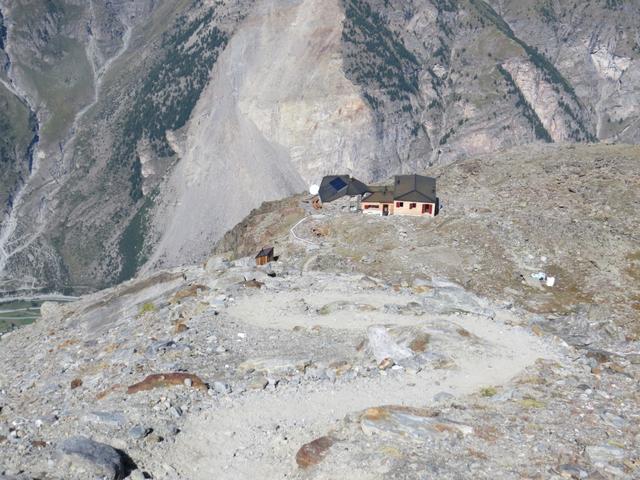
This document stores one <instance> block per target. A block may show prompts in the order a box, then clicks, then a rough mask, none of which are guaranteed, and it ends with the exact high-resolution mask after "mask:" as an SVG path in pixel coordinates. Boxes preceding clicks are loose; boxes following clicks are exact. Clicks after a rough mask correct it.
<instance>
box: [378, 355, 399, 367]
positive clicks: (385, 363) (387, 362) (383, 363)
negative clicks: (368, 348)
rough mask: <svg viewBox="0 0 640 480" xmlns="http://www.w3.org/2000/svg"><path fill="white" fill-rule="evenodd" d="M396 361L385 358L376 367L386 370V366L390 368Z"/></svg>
mask: <svg viewBox="0 0 640 480" xmlns="http://www.w3.org/2000/svg"><path fill="white" fill-rule="evenodd" d="M395 364H396V363H395V362H394V361H393V359H392V358H388V357H387V358H385V359H384V360H382V361H381V362H380V363H379V364H378V368H379V369H380V370H386V369H388V368H391V367H393V366H394V365H395Z"/></svg>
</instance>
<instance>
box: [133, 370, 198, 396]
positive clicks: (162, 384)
mask: <svg viewBox="0 0 640 480" xmlns="http://www.w3.org/2000/svg"><path fill="white" fill-rule="evenodd" d="M185 380H191V386H192V387H193V388H198V389H200V390H207V389H208V387H207V384H206V383H204V382H203V381H202V380H201V379H200V377H198V376H197V375H193V374H191V373H182V372H175V373H155V374H153V375H149V376H148V377H147V378H145V379H144V380H143V381H141V382H139V383H136V384H134V385H131V386H130V387H129V388H127V393H129V394H131V393H138V392H143V391H145V390H153V389H154V388H167V387H175V386H178V385H184V384H185V383H184V381H185Z"/></svg>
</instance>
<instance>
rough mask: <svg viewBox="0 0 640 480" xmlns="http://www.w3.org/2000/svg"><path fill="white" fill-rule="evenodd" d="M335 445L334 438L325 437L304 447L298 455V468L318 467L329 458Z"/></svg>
mask: <svg viewBox="0 0 640 480" xmlns="http://www.w3.org/2000/svg"><path fill="white" fill-rule="evenodd" d="M334 443H335V439H334V438H332V437H327V436H325V437H320V438H316V439H315V440H314V441H313V442H309V443H307V444H305V445H303V446H302V448H300V450H298V453H296V463H297V464H298V467H300V468H302V469H305V468H309V467H312V466H314V465H318V464H319V463H320V462H322V460H324V458H325V457H326V456H327V454H328V453H329V449H330V448H331V446H332V445H333V444H334Z"/></svg>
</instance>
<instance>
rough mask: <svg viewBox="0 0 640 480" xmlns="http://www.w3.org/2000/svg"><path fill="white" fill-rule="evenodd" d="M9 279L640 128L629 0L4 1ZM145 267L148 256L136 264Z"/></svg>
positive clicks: (63, 282)
mask: <svg viewBox="0 0 640 480" xmlns="http://www.w3.org/2000/svg"><path fill="white" fill-rule="evenodd" d="M0 12H1V15H2V16H1V17H0V61H1V62H2V64H3V65H4V67H3V69H2V71H1V72H0V80H1V85H0V102H3V103H2V105H6V108H3V109H2V111H1V112H0V122H2V123H0V125H10V126H11V127H10V128H9V127H6V128H2V129H1V130H0V137H1V138H0V148H1V149H2V150H1V152H2V162H3V165H4V164H6V165H8V168H6V169H3V172H2V174H1V175H0V187H1V189H0V193H1V194H2V198H1V199H0V200H2V202H3V205H5V207H4V208H5V210H6V215H5V218H4V219H3V223H2V228H1V229H0V278H1V279H2V281H3V282H5V283H3V285H4V286H5V287H4V289H5V290H8V289H11V288H19V287H20V286H24V285H25V284H27V285H29V286H30V287H29V288H31V287H32V286H35V287H45V288H57V289H59V288H63V287H65V286H66V287H68V288H71V289H75V290H82V288H83V287H87V288H95V287H99V286H105V285H108V284H112V283H114V282H117V281H120V280H123V279H126V278H129V277H131V276H132V275H133V274H134V273H135V272H136V271H138V270H139V269H141V268H143V267H144V268H146V269H151V268H155V267H157V266H161V265H164V266H166V265H177V264H181V263H183V262H185V261H196V260H199V259H201V258H204V256H206V254H207V253H208V252H209V251H210V249H211V247H212V244H213V242H214V241H215V240H217V239H218V238H220V237H221V236H222V235H223V234H224V232H225V231H226V230H228V229H229V228H231V227H232V226H233V225H234V224H235V223H237V222H239V221H240V220H241V219H242V218H243V217H244V215H246V214H247V213H248V212H249V211H250V210H251V209H252V208H254V207H256V206H258V205H259V204H260V203H261V202H263V201H265V200H272V199H276V198H281V197H284V196H287V195H289V194H291V193H294V192H298V191H301V190H303V189H305V188H306V187H307V186H308V185H309V184H310V183H314V182H317V181H318V180H319V179H320V177H321V176H322V175H323V174H325V173H328V172H335V171H341V172H348V173H352V174H354V175H356V176H358V177H361V178H363V179H364V180H379V179H383V178H386V177H388V176H389V175H391V174H393V173H395V172H401V171H404V172H410V171H416V170H422V169H424V168H425V167H427V166H428V165H430V164H433V163H448V162H451V161H454V160H456V159H459V158H463V157H465V156H469V155H477V154H482V153H487V152H493V151H498V150H501V149H504V148H507V147H511V146H513V145H518V144H528V143H532V142H533V143H536V142H539V143H544V142H593V141H612V142H616V141H618V142H627V143H634V142H637V140H638V138H640V131H639V129H640V122H639V120H638V118H640V116H639V115H638V111H639V110H640V92H639V89H640V62H638V57H640V33H639V30H638V25H640V6H638V5H637V3H636V2H624V1H616V2H612V1H606V2H604V1H602V2H587V3H583V4H580V5H578V4H577V3H576V2H568V1H564V0H562V1H561V0H554V1H551V0H539V1H535V2H520V1H517V0H495V1H490V2H486V1H483V0H330V1H321V0H284V1H276V0H242V1H230V0H229V1H217V2H213V1H205V2H191V1H187V0H182V1H175V2H156V1H154V0H134V1H125V0H119V1H104V0H100V1H99V0H92V1H90V2H86V1H80V0H50V1H47V2H30V1H27V0H0ZM145 265H146V267H145Z"/></svg>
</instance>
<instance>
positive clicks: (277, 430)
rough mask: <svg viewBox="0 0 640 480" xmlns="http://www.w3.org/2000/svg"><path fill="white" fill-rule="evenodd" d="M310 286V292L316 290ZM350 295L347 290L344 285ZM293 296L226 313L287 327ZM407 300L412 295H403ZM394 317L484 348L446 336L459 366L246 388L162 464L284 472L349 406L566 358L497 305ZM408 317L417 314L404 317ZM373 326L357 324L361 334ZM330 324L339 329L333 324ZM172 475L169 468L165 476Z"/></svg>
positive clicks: (191, 431) (201, 418) (193, 426)
mask: <svg viewBox="0 0 640 480" xmlns="http://www.w3.org/2000/svg"><path fill="white" fill-rule="evenodd" d="M305 293H308V294H309V296H311V292H305ZM298 295H299V294H298ZM344 296H346V297H349V296H350V295H349V294H348V292H345V293H344ZM274 297H275V302H278V301H280V302H279V304H280V306H281V308H280V316H279V318H278V320H277V322H276V323H275V324H273V323H271V324H270V322H272V321H275V319H276V317H277V316H278V315H277V311H276V309H275V308H274V307H275V303H273V302H270V301H267V299H274ZM291 297H292V295H291V294H290V293H288V292H283V293H278V294H274V293H269V292H267V293H264V294H260V295H257V296H251V297H248V298H244V299H240V300H239V302H238V305H237V306H235V307H233V308H231V309H230V311H229V314H230V315H231V316H234V315H236V314H239V313H241V314H242V317H244V318H251V319H252V321H251V323H252V324H254V325H255V324H258V325H260V324H262V325H264V326H265V327H266V326H267V325H268V324H270V326H271V327H275V328H283V329H289V328H292V327H293V326H295V325H301V324H304V323H305V318H301V317H300V316H297V317H296V316H295V315H293V314H292V313H291V311H290V309H288V308H287V305H288V304H289V302H290V301H291V300H292V298H291ZM350 297H353V295H351V296H350ZM400 297H401V295H396V294H388V295H386V296H385V294H378V295H377V302H376V303H380V302H393V301H395V302H397V301H398V300H399V299H400ZM335 299H336V294H335V293H330V294H328V295H325V294H323V293H318V292H315V293H314V297H313V300H314V303H315V302H322V301H324V300H329V301H334V300H335ZM410 299H411V297H408V298H407V297H406V298H405V301H406V300H410ZM369 300H373V298H369ZM251 312H252V314H251ZM392 317H393V316H392V315H388V316H387V318H386V321H385V323H395V324H398V323H404V324H410V323H414V324H415V323H424V322H426V323H427V324H429V323H431V322H434V323H441V322H443V321H444V322H451V323H452V325H453V328H454V329H455V328H457V327H458V326H460V327H463V328H465V329H466V330H468V331H469V332H471V333H472V334H474V335H476V336H477V337H479V342H478V344H479V345H481V347H480V348H479V349H476V350H475V351H461V350H460V348H459V344H456V343H455V338H453V337H451V338H449V337H446V336H443V337H442V338H437V339H436V340H437V342H436V343H437V344H438V351H442V349H444V350H445V351H446V352H447V354H448V355H450V356H451V357H452V358H453V359H454V360H455V363H456V365H457V367H456V368H455V369H453V370H448V369H442V370H424V371H422V372H420V373H419V374H417V375H411V374H404V375H399V376H395V375H393V374H390V375H388V376H383V377H379V378H375V379H371V378H363V377H359V378H357V379H356V380H354V381H352V382H349V383H337V384H331V383H329V382H321V383H318V384H313V383H312V384H309V383H306V382H305V383H303V384H302V385H301V386H299V387H293V386H287V387H284V388H281V389H280V388H278V389H277V390H276V392H273V393H269V392H264V391H260V392H250V393H248V394H247V395H245V396H243V397H240V398H234V399H233V400H230V399H224V398H223V399H222V400H216V401H214V400H212V401H211V404H210V405H209V406H208V408H207V406H205V409H206V410H204V411H203V412H202V413H200V414H197V415H194V416H193V417H191V418H190V419H189V421H188V422H187V424H186V425H185V428H184V430H183V432H182V433H181V435H180V436H179V437H178V439H177V442H176V444H175V445H174V447H173V448H172V449H171V451H170V452H168V456H167V457H166V458H165V461H166V463H168V464H170V465H173V466H174V467H175V468H176V471H177V472H178V473H179V474H180V475H181V476H182V477H184V478H190V479H193V480H198V479H210V478H213V477H215V478H220V479H226V478H229V479H244V478H247V479H249V478H261V479H262V478H264V479H273V478H284V477H285V476H289V473H290V472H292V471H293V470H295V468H296V465H295V453H296V451H297V450H298V449H299V448H300V446H301V445H303V444H304V443H306V442H309V441H311V440H313V439H315V438H317V437H319V436H322V435H324V434H326V433H327V432H328V431H329V430H331V428H332V426H333V425H336V424H337V422H339V421H340V420H342V419H343V418H344V417H345V416H346V415H348V414H350V413H353V412H358V411H360V410H363V409H366V408H368V407H372V406H378V405H385V404H398V405H409V406H427V405H429V404H430V403H432V399H433V396H434V395H435V394H437V393H439V392H448V393H451V394H453V395H455V396H461V395H465V394H469V393H472V392H475V391H478V390H479V389H480V388H482V387H486V386H489V385H501V384H504V383H506V382H508V381H509V380H510V379H511V378H513V377H514V376H515V375H517V374H518V373H519V372H521V371H522V370H523V369H525V368H526V367H527V366H529V365H532V364H533V363H534V362H535V361H536V360H537V359H539V358H546V359H552V358H559V357H560V356H561V354H560V353H559V350H558V348H557V347H556V346H554V345H551V344H549V343H547V341H546V340H544V339H541V338H539V337H535V336H533V335H532V334H531V333H530V332H528V331H526V330H525V329H523V328H522V327H511V326H508V325H506V324H505V323H504V321H507V322H508V321H509V320H510V314H509V313H508V312H501V313H500V315H499V316H498V317H499V318H498V319H497V320H490V319H488V318H482V317H477V316H465V315H452V316H448V317H442V316H438V317H437V318H433V317H428V316H427V317H426V318H425V316H421V317H415V316H411V317H406V316H402V319H404V320H405V321H404V322H399V321H398V320H400V316H396V318H395V319H394V318H392ZM236 318H237V317H236ZM407 318H409V319H411V320H410V321H406V319H407ZM317 320H318V317H315V318H314V319H313V320H312V322H313V323H314V324H316V323H318V322H317ZM380 320H383V319H382V318H379V317H376V318H375V319H372V322H371V323H376V322H379V321H380ZM394 320H395V321H394ZM367 324H368V322H365V323H360V325H359V327H360V328H362V329H363V332H364V328H365V327H366V326H367ZM326 326H329V325H326ZM331 327H333V328H339V327H338V324H336V323H334V324H332V325H331ZM346 328H350V329H351V328H353V326H351V325H346ZM274 350H277V346H276V345H274ZM171 476H172V474H168V477H167V478H171Z"/></svg>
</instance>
